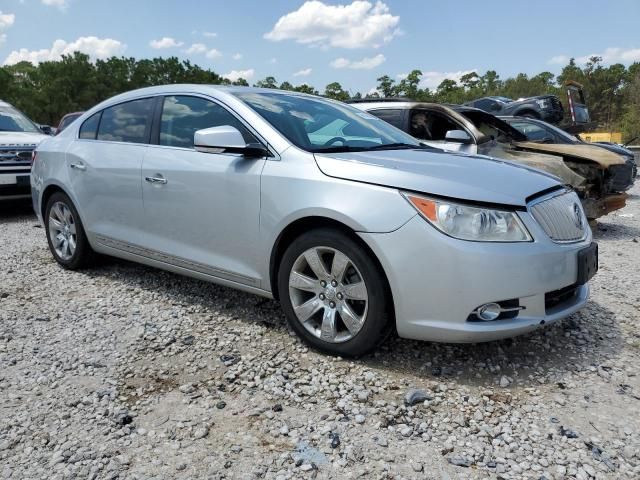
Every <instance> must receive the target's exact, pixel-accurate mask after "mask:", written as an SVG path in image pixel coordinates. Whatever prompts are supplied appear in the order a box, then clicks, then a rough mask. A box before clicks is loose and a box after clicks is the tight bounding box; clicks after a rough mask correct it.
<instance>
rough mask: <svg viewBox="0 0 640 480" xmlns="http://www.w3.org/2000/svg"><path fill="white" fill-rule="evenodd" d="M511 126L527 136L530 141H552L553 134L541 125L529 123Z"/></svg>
mask: <svg viewBox="0 0 640 480" xmlns="http://www.w3.org/2000/svg"><path fill="white" fill-rule="evenodd" d="M511 126H512V127H514V128H515V129H516V130H518V131H519V132H520V133H522V134H524V135H526V137H527V139H528V140H533V141H542V140H547V139H551V134H550V133H549V132H547V131H546V130H545V129H544V128H542V127H540V126H539V125H536V124H533V123H528V122H511Z"/></svg>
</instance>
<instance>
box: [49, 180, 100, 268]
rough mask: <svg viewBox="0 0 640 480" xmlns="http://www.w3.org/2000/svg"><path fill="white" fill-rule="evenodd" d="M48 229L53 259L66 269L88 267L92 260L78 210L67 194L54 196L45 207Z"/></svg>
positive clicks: (59, 193)
mask: <svg viewBox="0 0 640 480" xmlns="http://www.w3.org/2000/svg"><path fill="white" fill-rule="evenodd" d="M44 223H45V231H46V232H47V242H48V243H49V249H50V250H51V253H52V254H53V258H55V259H56V261H57V262H58V263H59V264H60V265H62V266H63V267H64V268H68V269H70V270H76V269H79V268H83V267H86V266H87V265H88V264H89V263H90V261H91V260H92V259H93V250H92V249H91V246H90V245H89V242H88V241H87V236H86V235H85V232H84V228H83V226H82V221H81V220H80V216H79V215H78V211H77V210H76V208H75V206H74V205H73V203H72V202H71V200H70V199H69V197H68V196H67V195H65V194H64V193H62V192H56V193H54V194H53V195H51V198H49V201H48V202H47V207H46V209H45V217H44Z"/></svg>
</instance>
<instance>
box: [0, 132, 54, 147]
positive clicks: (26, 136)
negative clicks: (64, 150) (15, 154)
mask: <svg viewBox="0 0 640 480" xmlns="http://www.w3.org/2000/svg"><path fill="white" fill-rule="evenodd" d="M48 137H49V135H45V134H44V133H31V132H0V148H1V147H31V146H36V145H38V144H39V143H40V142H41V141H42V140H44V139H45V138H48Z"/></svg>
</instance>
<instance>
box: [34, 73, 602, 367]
mask: <svg viewBox="0 0 640 480" xmlns="http://www.w3.org/2000/svg"><path fill="white" fill-rule="evenodd" d="M31 186H32V196H33V205H34V209H35V210H36V212H37V214H38V216H39V218H40V219H41V221H42V222H43V225H44V226H45V232H46V234H47V240H48V243H49V246H50V249H51V252H52V254H53V256H54V258H55V259H56V261H57V262H58V263H59V264H60V265H62V266H63V267H65V268H68V269H78V268H83V267H86V266H88V265H90V264H91V260H92V259H93V257H94V256H95V255H96V254H106V255H112V256H116V257H121V258H124V259H128V260H132V261H134V262H140V263H144V264H147V265H151V266H155V267H158V268H162V269H166V270H170V271H172V272H176V273H179V274H184V275H189V276H192V277H195V278H199V279H203V280H207V281H211V282H216V283H219V284H223V285H227V286H230V287H234V288H239V289H242V290H246V291H248V292H252V293H255V294H258V295H263V296H266V297H273V298H276V299H278V300H279V301H280V303H281V304H282V307H283V309H284V312H285V314H286V316H287V318H288V321H289V322H290V324H291V326H292V328H293V329H294V330H295V331H296V332H297V333H298V334H299V335H300V337H302V339H304V340H305V341H306V342H307V343H309V344H310V345H311V346H313V347H315V348H317V349H320V350H322V351H325V352H329V353H333V354H340V355H361V354H363V353H365V352H367V351H369V350H371V349H372V348H374V347H375V346H376V345H377V344H378V343H379V342H380V341H381V340H382V339H383V338H384V337H385V335H386V334H387V333H389V332H391V331H393V330H396V331H397V333H398V334H399V335H400V336H402V337H407V338H415V339H423V340H431V341H444V342H476V341H484V340H493V339H498V338H503V337H507V336H512V335H516V334H521V333H524V332H528V331H531V330H533V329H535V328H537V327H539V326H540V325H543V324H545V323H550V322H553V321H556V320H559V319H561V318H563V317H566V316H567V315H570V314H571V313H573V312H575V311H577V310H578V309H580V308H581V307H583V306H584V305H585V303H586V301H587V296H588V291H589V290H588V285H587V282H588V280H589V279H590V278H591V276H592V275H593V274H594V272H595V270H596V269H597V246H596V244H594V243H592V238H591V231H590V229H589V226H588V224H587V221H586V219H585V216H584V213H583V211H582V207H581V206H580V202H579V200H578V198H577V196H576V195H575V193H574V192H573V191H571V190H569V189H567V188H566V187H565V186H563V185H562V184H560V183H559V182H558V181H557V179H556V178H555V177H552V176H550V175H547V174H544V173H541V172H538V171H535V170H531V169H528V168H525V167H522V166H516V165H513V164H509V163H508V162H504V161H498V160H495V159H491V158H488V157H482V158H471V157H470V156H468V155H464V154H455V153H446V152H443V151H441V150H437V149H434V148H431V147H427V146H425V145H422V144H420V143H419V142H418V141H416V140H415V139H413V138H412V137H410V136H409V135H407V134H405V133H403V132H401V131H400V130H398V129H396V128H394V127H392V126H391V125H389V124H387V123H386V122H384V121H383V120H379V119H377V118H375V117H373V116H371V115H369V114H367V113H365V112H362V111H359V110H356V109H354V108H352V107H350V106H347V105H344V104H342V103H339V102H335V101H331V100H327V99H323V98H319V97H314V96H308V95H303V94H296V93H289V92H282V91H277V90H265V89H254V88H242V87H220V86H211V85H172V86H162V87H152V88H146V89H141V90H136V91H132V92H128V93H125V94H122V95H119V96H116V97H114V98H111V99H109V100H107V101H105V102H103V103H101V104H99V105H97V106H96V107H94V108H92V109H91V110H89V111H87V112H86V113H84V114H83V116H82V117H81V118H80V119H78V121H76V122H74V123H73V124H72V125H71V126H69V128H67V129H66V130H64V131H63V132H62V133H61V134H60V135H58V136H57V137H53V138H49V139H47V140H45V141H44V142H43V143H42V144H41V145H40V146H39V147H38V149H37V153H36V155H35V160H34V165H33V170H32V177H31Z"/></svg>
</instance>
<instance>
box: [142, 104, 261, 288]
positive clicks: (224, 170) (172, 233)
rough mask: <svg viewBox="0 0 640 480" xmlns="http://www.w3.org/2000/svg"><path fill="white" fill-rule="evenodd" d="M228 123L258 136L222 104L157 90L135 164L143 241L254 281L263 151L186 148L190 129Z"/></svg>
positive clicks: (171, 256) (225, 275) (180, 261)
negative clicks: (155, 122) (156, 111)
mask: <svg viewBox="0 0 640 480" xmlns="http://www.w3.org/2000/svg"><path fill="white" fill-rule="evenodd" d="M222 125H232V126H234V127H236V128H238V130H240V131H241V133H242V134H243V136H244V137H245V140H246V141H247V143H249V142H256V141H257V140H256V139H255V138H254V137H253V136H252V134H251V133H250V132H249V131H248V130H247V129H246V127H244V126H243V125H242V123H241V122H240V121H239V120H238V119H237V118H236V117H235V116H233V115H232V114H231V113H230V112H229V111H227V110H226V109H225V108H224V107H223V106H221V105H219V104H217V103H215V102H213V101H211V100H209V99H206V98H203V97H197V96H188V95H175V96H167V97H165V98H164V104H163V106H162V114H161V121H160V128H159V135H158V138H157V143H158V144H157V145H151V146H150V147H149V148H148V149H147V152H146V154H145V157H144V160H143V164H142V195H143V204H144V217H145V225H146V238H145V242H144V243H145V246H146V247H147V248H148V249H149V250H150V255H152V256H156V257H157V259H158V260H161V261H164V262H166V263H170V264H173V265H176V266H179V267H183V268H187V269H189V270H194V271H197V272H200V273H205V274H208V275H212V276H215V277H218V278H222V279H225V280H228V281H232V282H236V283H241V284H245V285H249V286H254V287H259V286H260V278H259V276H260V275H259V273H258V269H257V268H256V264H257V261H256V254H257V250H258V249H257V245H258V235H259V215H260V175H261V172H262V168H263V167H264V162H265V159H264V158H261V159H253V158H252V159H249V158H245V157H244V156H242V155H239V154H229V153H221V154H215V153H214V154H212V153H201V152H197V151H196V150H194V148H193V136H194V133H195V131H196V130H200V129H204V128H209V127H216V126H222Z"/></svg>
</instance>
